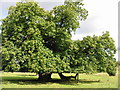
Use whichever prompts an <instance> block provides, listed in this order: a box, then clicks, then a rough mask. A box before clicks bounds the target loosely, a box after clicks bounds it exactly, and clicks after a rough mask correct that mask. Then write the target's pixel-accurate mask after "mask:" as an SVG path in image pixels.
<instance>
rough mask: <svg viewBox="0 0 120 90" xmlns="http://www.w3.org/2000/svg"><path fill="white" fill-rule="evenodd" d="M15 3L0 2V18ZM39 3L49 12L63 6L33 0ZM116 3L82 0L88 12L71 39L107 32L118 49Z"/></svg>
mask: <svg viewBox="0 0 120 90" xmlns="http://www.w3.org/2000/svg"><path fill="white" fill-rule="evenodd" d="M15 1H21V0H10V1H9V0H0V8H1V11H0V18H5V17H6V16H7V8H8V7H9V6H11V5H15ZM34 1H38V2H40V6H41V7H43V8H45V9H47V10H50V9H52V8H53V7H54V6H56V5H61V4H63V2H64V0H34ZM118 1H120V0H84V1H83V3H84V7H85V8H86V9H87V10H88V12H89V15H88V17H87V19H86V20H85V21H83V22H81V25H80V28H79V29H77V31H76V34H75V35H74V34H73V37H72V39H73V40H77V39H80V40H81V39H82V38H83V37H85V36H88V35H90V36H92V35H94V34H95V35H101V34H102V32H105V31H109V32H110V35H111V37H113V39H114V40H115V45H116V47H118Z"/></svg>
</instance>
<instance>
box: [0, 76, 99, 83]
mask: <svg viewBox="0 0 120 90" xmlns="http://www.w3.org/2000/svg"><path fill="white" fill-rule="evenodd" d="M2 80H3V84H7V83H14V84H19V85H32V84H52V83H58V84H64V85H76V84H78V83H86V84H88V83H96V82H100V81H99V80H96V81H95V80H94V81H93V80H86V79H80V80H78V81H76V80H70V81H63V80H61V79H58V78H53V79H52V80H51V81H49V82H40V81H38V80H37V78H22V77H14V78H11V77H3V79H2Z"/></svg>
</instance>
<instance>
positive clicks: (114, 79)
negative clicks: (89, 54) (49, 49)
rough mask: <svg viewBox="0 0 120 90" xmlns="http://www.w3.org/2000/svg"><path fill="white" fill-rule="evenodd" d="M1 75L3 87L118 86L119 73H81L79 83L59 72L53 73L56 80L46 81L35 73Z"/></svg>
mask: <svg viewBox="0 0 120 90" xmlns="http://www.w3.org/2000/svg"><path fill="white" fill-rule="evenodd" d="M64 75H66V76H67V75H74V74H72V73H71V74H68V73H65V74H64ZM1 76H2V80H3V81H2V88H118V75H116V76H108V75H107V74H106V73H98V74H88V75H87V74H79V82H78V83H77V82H76V81H66V82H63V81H60V78H59V76H58V74H57V73H54V74H52V78H53V79H54V81H52V82H46V83H40V82H38V81H37V78H38V76H36V74H35V73H20V72H14V73H10V72H3V73H2V75H1Z"/></svg>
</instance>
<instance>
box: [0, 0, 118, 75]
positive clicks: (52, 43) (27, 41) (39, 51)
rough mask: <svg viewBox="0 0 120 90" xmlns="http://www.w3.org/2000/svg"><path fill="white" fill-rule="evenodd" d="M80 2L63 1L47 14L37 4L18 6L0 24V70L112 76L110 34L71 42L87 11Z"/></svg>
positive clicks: (113, 62)
mask: <svg viewBox="0 0 120 90" xmlns="http://www.w3.org/2000/svg"><path fill="white" fill-rule="evenodd" d="M83 5H84V4H83V3H82V0H81V1H79V2H74V1H65V2H64V4H63V5H60V6H56V7H54V8H53V9H52V10H50V11H47V10H44V9H43V8H41V7H40V6H39V4H38V3H36V2H27V1H25V2H18V3H16V5H15V6H11V7H10V8H9V12H8V16H7V17H6V18H5V19H3V20H2V63H3V67H2V69H3V70H4V71H11V72H14V71H29V72H35V73H38V74H43V73H53V72H56V73H63V72H75V73H93V72H107V73H109V74H110V75H113V74H115V71H116V69H115V58H114V54H115V52H116V49H115V45H114V40H113V39H112V38H111V37H110V36H109V32H106V33H104V34H103V35H102V36H93V37H91V36H87V37H85V38H83V40H81V41H80V40H77V41H73V40H72V39H71V37H72V35H71V32H73V31H74V32H75V31H76V29H77V28H79V27H80V21H81V20H85V19H86V18H87V16H88V11H87V10H86V9H85V8H83Z"/></svg>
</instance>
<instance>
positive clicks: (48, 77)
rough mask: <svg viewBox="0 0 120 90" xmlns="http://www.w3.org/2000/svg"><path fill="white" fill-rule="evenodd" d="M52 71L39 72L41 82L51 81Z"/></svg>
mask: <svg viewBox="0 0 120 90" xmlns="http://www.w3.org/2000/svg"><path fill="white" fill-rule="evenodd" d="M51 75H52V73H38V81H40V82H46V81H51V80H52V78H51Z"/></svg>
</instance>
